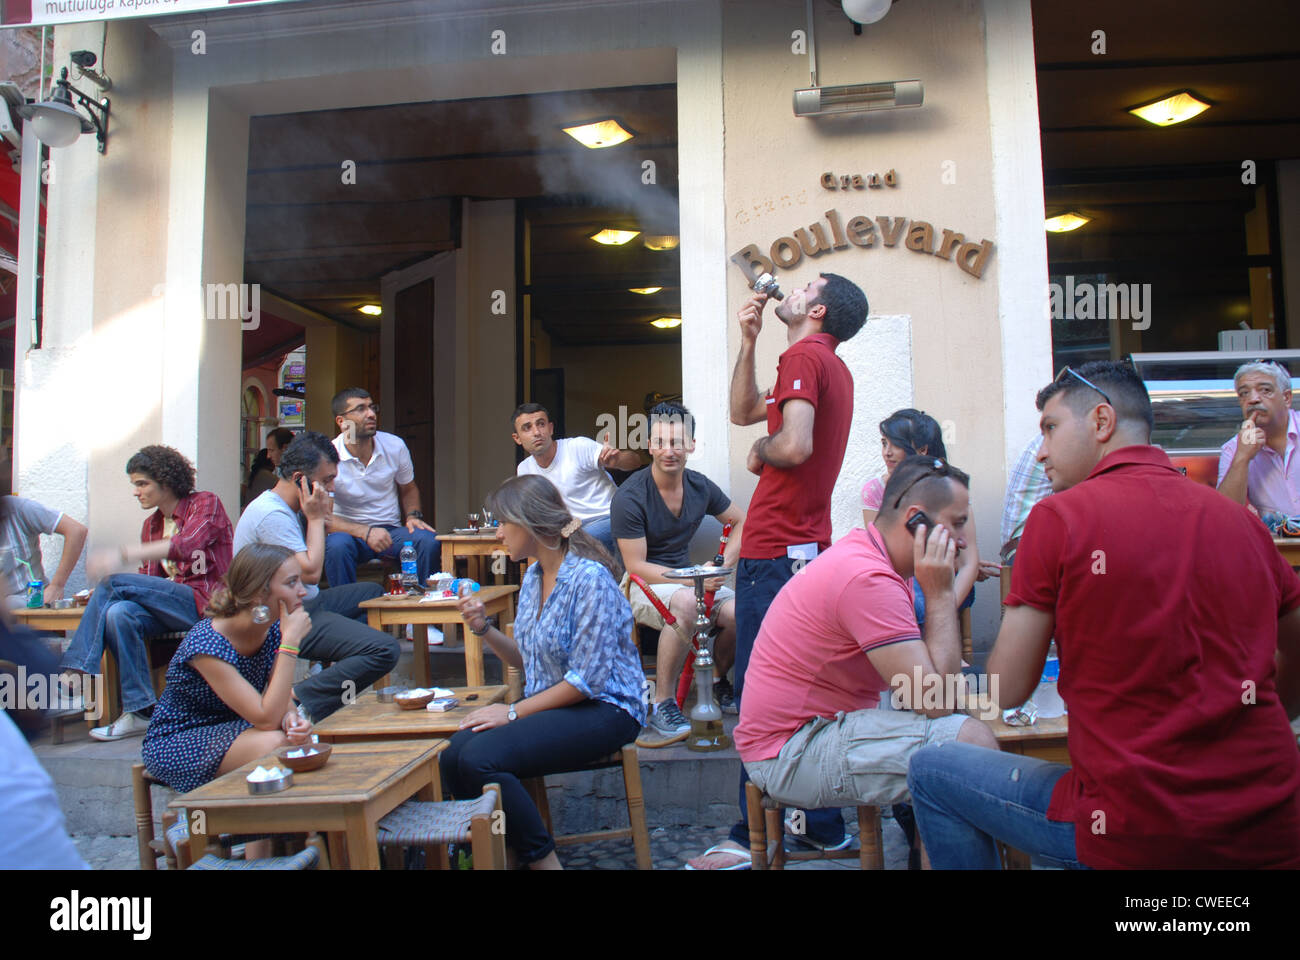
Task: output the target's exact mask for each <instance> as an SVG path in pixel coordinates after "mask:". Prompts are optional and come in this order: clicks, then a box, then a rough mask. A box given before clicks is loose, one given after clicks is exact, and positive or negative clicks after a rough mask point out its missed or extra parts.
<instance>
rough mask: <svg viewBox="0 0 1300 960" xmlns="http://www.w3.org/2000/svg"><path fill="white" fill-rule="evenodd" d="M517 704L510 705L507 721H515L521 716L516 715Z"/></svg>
mask: <svg viewBox="0 0 1300 960" xmlns="http://www.w3.org/2000/svg"><path fill="white" fill-rule="evenodd" d="M515 706H516V704H513V703H512V704H510V709H509V710H507V711H506V720H508V721H513V720H518V719H519V714H517V713H515Z"/></svg>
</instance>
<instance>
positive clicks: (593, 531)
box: [582, 515, 622, 563]
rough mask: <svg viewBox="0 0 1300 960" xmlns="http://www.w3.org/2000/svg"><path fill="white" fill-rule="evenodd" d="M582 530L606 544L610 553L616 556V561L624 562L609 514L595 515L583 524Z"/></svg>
mask: <svg viewBox="0 0 1300 960" xmlns="http://www.w3.org/2000/svg"><path fill="white" fill-rule="evenodd" d="M582 532H583V533H586V534H590V535H591V536H593V537H595V538H596V539H597V540H599V541H600V542H601V543H603V544H604V545H605V549H606V550H608V551H609V555H610V556H611V557H613V558H614V560H615V562H619V563H621V562H622V559H621V558H620V557H619V555H618V547H616V546H615V545H614V534H613V532H612V531H611V530H610V526H609V516H608V515H606V516H603V517H594V518H592V519H591V520H588V521H586V522H585V523H584V524H583V525H582Z"/></svg>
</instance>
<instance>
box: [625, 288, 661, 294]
mask: <svg viewBox="0 0 1300 960" xmlns="http://www.w3.org/2000/svg"><path fill="white" fill-rule="evenodd" d="M662 289H663V287H628V288H627V292H628V293H639V294H641V295H642V296H649V295H650V294H652V293H658V292H659V291H660V290H662Z"/></svg>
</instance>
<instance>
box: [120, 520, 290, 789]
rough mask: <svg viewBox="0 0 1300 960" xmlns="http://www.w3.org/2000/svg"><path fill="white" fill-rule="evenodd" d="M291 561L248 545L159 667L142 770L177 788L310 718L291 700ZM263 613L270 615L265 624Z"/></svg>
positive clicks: (283, 737) (259, 751) (232, 763)
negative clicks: (162, 671) (161, 675)
mask: <svg viewBox="0 0 1300 960" xmlns="http://www.w3.org/2000/svg"><path fill="white" fill-rule="evenodd" d="M306 594H307V591H306V590H305V589H304V588H303V585H302V576H301V571H300V569H299V567H298V560H297V558H296V557H295V556H294V555H293V553H292V552H291V551H290V550H288V549H286V548H285V547H279V546H273V545H271V544H264V543H255V544H250V545H249V546H247V547H245V548H244V549H243V550H241V551H239V554H238V555H237V556H236V557H235V558H234V560H233V561H231V564H230V569H229V570H227V571H226V576H225V578H224V586H223V587H222V588H221V589H219V590H217V592H216V593H215V594H213V596H212V599H211V600H210V601H209V602H208V607H207V610H206V611H205V616H206V618H207V619H204V620H200V621H199V622H198V623H196V624H195V625H194V627H193V628H192V629H191V630H190V632H189V633H187V634H186V635H185V639H184V640H183V641H181V645H180V647H179V648H178V649H177V651H176V655H175V656H173V657H172V661H171V664H170V665H169V666H168V667H167V687H166V689H165V690H164V691H163V695H162V698H161V699H160V700H159V701H158V706H157V707H155V708H154V712H153V717H152V719H151V720H150V722H149V730H148V732H147V733H146V734H145V737H144V744H143V747H142V749H141V753H142V754H143V756H144V763H145V766H146V767H147V768H148V769H149V772H150V773H151V774H153V775H154V776H155V777H157V778H158V779H159V780H161V781H163V782H164V783H166V784H167V785H168V786H169V787H171V788H172V789H173V790H176V791H178V792H180V793H186V792H188V791H190V790H193V789H195V788H196V787H199V786H202V785H203V784H205V783H207V782H208V781H209V780H212V779H213V778H215V777H218V776H220V775H221V774H223V773H227V772H228V771H230V770H234V769H235V768H237V767H240V766H242V765H243V764H245V763H248V762H249V761H250V760H256V759H257V758H258V757H261V756H264V755H265V754H268V753H270V752H271V751H272V750H276V749H278V748H279V747H282V746H285V745H288V744H299V743H305V742H306V741H308V740H309V739H310V736H311V724H310V723H309V722H308V721H307V720H305V719H304V718H303V717H301V716H300V715H299V714H298V711H297V710H296V709H295V708H294V705H293V699H292V694H293V673H294V663H295V661H296V659H297V654H298V646H299V644H300V643H301V642H302V638H303V637H305V636H306V635H307V631H308V630H309V629H311V618H310V617H309V616H308V615H307V611H306V610H305V609H303V606H302V598H303V597H304V596H306ZM272 611H278V612H279V619H278V620H275V621H274V622H272Z"/></svg>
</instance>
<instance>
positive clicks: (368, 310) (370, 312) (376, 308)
mask: <svg viewBox="0 0 1300 960" xmlns="http://www.w3.org/2000/svg"><path fill="white" fill-rule="evenodd" d="M357 309H358V310H360V311H361V312H362V313H364V314H365V315H366V316H367V317H377V316H379V315H380V314H382V313H383V312H384V308H383V307H381V306H380V305H379V304H377V303H365V304H362V305H361V306H359V307H357Z"/></svg>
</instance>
